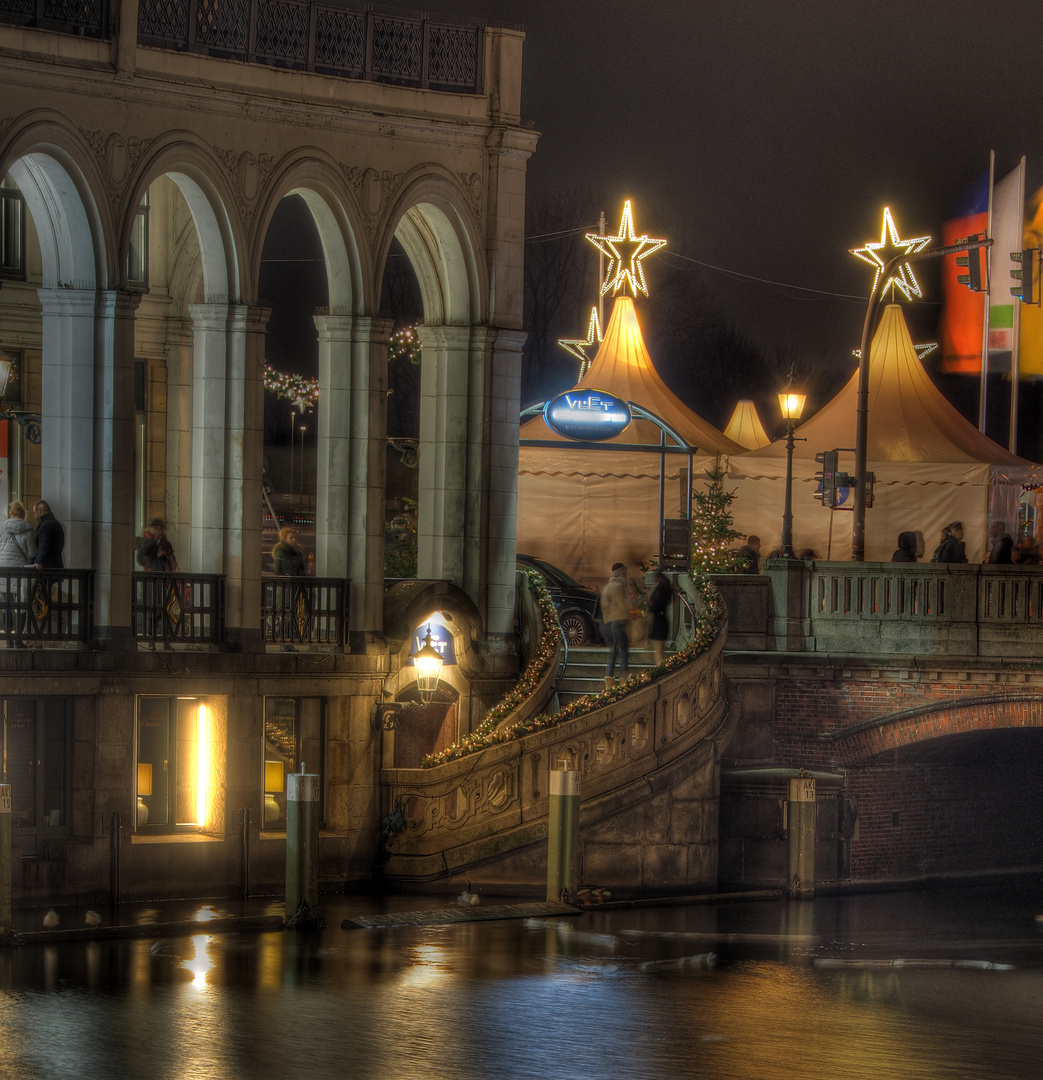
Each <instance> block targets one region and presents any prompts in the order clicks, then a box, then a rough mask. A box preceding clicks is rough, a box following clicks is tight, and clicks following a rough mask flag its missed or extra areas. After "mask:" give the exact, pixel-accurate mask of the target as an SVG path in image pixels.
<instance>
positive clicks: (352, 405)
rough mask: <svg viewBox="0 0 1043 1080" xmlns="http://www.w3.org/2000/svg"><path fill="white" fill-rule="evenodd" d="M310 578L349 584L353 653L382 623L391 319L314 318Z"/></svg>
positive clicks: (342, 316) (392, 326)
mask: <svg viewBox="0 0 1043 1080" xmlns="http://www.w3.org/2000/svg"><path fill="white" fill-rule="evenodd" d="M315 325H316V327H317V328H318V331H319V407H318V428H319V445H318V492H317V500H316V522H315V527H316V538H315V543H316V553H315V563H316V573H317V574H318V575H320V576H322V577H343V578H350V580H351V594H350V622H349V632H350V640H351V649H352V651H353V652H354V651H364V649H365V641H366V638H367V637H368V636H371V635H381V634H382V632H383V622H384V601H383V597H384V488H385V472H386V453H387V348H388V339H389V338H390V336H391V332H392V330H393V328H394V324H393V322H392V321H391V320H390V319H377V318H368V317H353V316H350V315H317V316H316V317H315Z"/></svg>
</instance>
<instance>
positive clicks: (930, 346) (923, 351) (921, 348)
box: [851, 341, 938, 360]
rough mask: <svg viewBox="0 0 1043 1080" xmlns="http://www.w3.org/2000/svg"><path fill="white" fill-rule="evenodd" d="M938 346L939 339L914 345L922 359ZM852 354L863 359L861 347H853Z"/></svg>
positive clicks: (919, 357)
mask: <svg viewBox="0 0 1043 1080" xmlns="http://www.w3.org/2000/svg"><path fill="white" fill-rule="evenodd" d="M937 348H938V342H937V341H931V342H928V343H927V344H926V345H914V346H913V352H915V353H916V358H917V360H922V359H923V358H924V357H925V356H930V355H931V353H933V352H934V351H935V350H936V349H937ZM851 355H852V356H853V357H854V358H855V359H856V360H861V359H862V350H861V349H852V350H851Z"/></svg>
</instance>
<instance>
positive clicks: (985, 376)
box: [978, 150, 996, 435]
mask: <svg viewBox="0 0 1043 1080" xmlns="http://www.w3.org/2000/svg"><path fill="white" fill-rule="evenodd" d="M995 172H996V151H995V150H990V151H989V209H988V213H987V215H986V218H985V235H986V236H992V188H993V181H994V178H995ZM985 267H986V271H987V272H986V274H985V317H984V319H983V320H982V338H981V390H980V391H979V393H978V430H979V431H980V432H981V433H982V434H983V435H984V434H986V431H985V412H986V405H987V403H988V396H989V308H990V307H991V306H992V250H991V249H989V250H987V251H986V252H985Z"/></svg>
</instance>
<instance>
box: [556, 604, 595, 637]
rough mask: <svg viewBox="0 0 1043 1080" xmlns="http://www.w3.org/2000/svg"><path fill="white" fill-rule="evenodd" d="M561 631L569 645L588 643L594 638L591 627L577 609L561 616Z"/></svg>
mask: <svg viewBox="0 0 1043 1080" xmlns="http://www.w3.org/2000/svg"><path fill="white" fill-rule="evenodd" d="M561 632H562V634H564V635H565V640H566V641H567V642H568V643H569V645H589V644H590V642H592V641H593V640H594V632H593V627H591V625H590V623H589V622H587V620H586V619H585V618H584V617H583V616H582V615H581V614H580V613H579V612H578V611H570V612H569V613H568V614H567V615H563V616H562V617H561Z"/></svg>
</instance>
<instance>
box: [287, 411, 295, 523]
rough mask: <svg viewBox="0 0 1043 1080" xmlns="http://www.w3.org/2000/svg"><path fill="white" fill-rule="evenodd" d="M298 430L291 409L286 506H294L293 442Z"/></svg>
mask: <svg viewBox="0 0 1043 1080" xmlns="http://www.w3.org/2000/svg"><path fill="white" fill-rule="evenodd" d="M296 430H297V414H296V413H295V412H294V411H293V409H290V486H289V488H288V489H287V491H286V504H287V505H288V506H292V505H293V441H294V437H295V435H296Z"/></svg>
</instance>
